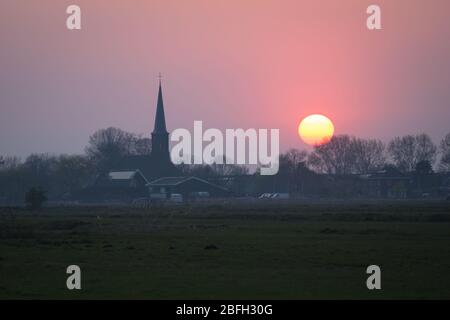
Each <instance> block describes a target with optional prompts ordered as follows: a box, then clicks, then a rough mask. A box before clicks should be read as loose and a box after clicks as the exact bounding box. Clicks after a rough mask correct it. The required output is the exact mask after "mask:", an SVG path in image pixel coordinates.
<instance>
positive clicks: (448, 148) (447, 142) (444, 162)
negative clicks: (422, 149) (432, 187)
mask: <svg viewBox="0 0 450 320" xmlns="http://www.w3.org/2000/svg"><path fill="white" fill-rule="evenodd" d="M440 152H441V160H440V162H439V169H440V170H441V171H446V172H448V171H450V133H448V134H447V135H446V136H445V138H444V139H442V141H441V144H440Z"/></svg>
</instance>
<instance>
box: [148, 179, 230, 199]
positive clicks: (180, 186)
mask: <svg viewBox="0 0 450 320" xmlns="http://www.w3.org/2000/svg"><path fill="white" fill-rule="evenodd" d="M147 187H148V189H149V193H150V198H154V199H170V198H171V197H172V195H174V194H176V195H181V196H182V199H183V200H189V199H196V198H222V197H227V196H229V195H230V192H229V191H228V190H227V189H225V188H223V187H221V186H218V185H216V184H213V183H211V182H208V181H206V180H203V179H200V178H197V177H165V178H160V179H157V180H154V181H152V182H150V183H148V184H147Z"/></svg>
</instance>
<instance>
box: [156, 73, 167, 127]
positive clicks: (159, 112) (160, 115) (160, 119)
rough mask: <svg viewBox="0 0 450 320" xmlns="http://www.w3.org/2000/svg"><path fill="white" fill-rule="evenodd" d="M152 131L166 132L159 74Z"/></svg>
mask: <svg viewBox="0 0 450 320" xmlns="http://www.w3.org/2000/svg"><path fill="white" fill-rule="evenodd" d="M153 133H167V129H166V117H165V116H164V103H163V97H162V89H161V74H160V75H159V91H158V103H157V106H156V116H155V127H154V129H153Z"/></svg>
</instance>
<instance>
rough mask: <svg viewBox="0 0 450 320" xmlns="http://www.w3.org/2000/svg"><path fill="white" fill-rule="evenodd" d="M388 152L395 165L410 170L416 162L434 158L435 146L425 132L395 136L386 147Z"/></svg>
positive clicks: (430, 160)
mask: <svg viewBox="0 0 450 320" xmlns="http://www.w3.org/2000/svg"><path fill="white" fill-rule="evenodd" d="M388 151H389V154H390V156H391V158H392V160H393V161H394V163H395V164H396V166H397V167H398V168H399V169H400V170H401V171H403V172H412V171H414V170H415V168H416V166H417V163H419V162H421V161H428V162H429V163H430V164H433V163H434V162H435V160H436V154H437V148H436V146H435V145H434V143H433V141H431V138H430V137H429V136H428V135H426V134H420V135H415V136H413V135H407V136H404V137H396V138H394V139H393V140H392V141H391V142H390V143H389V147H388Z"/></svg>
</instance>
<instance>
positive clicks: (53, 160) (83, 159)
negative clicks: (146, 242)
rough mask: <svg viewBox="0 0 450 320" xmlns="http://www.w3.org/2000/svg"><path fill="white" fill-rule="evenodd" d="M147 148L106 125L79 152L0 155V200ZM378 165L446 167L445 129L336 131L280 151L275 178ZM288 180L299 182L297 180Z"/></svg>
mask: <svg viewBox="0 0 450 320" xmlns="http://www.w3.org/2000/svg"><path fill="white" fill-rule="evenodd" d="M150 153H151V140H150V139H149V138H146V137H142V136H141V135H137V134H134V133H130V132H126V131H124V130H121V129H119V128H113V127H110V128H106V129H101V130H98V131H96V132H95V133H94V134H92V135H91V136H90V137H89V141H88V144H87V146H86V148H85V152H84V154H80V155H50V154H47V153H44V154H31V155H30V156H28V157H27V158H26V159H25V160H24V161H22V160H21V159H19V158H17V157H7V156H0V203H3V204H16V203H22V202H23V199H24V196H25V194H26V192H27V191H29V190H30V188H33V187H39V188H41V189H42V190H45V191H46V192H47V195H48V197H49V198H63V197H64V196H65V195H69V194H70V193H72V192H74V191H75V190H77V189H80V188H82V187H84V186H86V185H88V184H89V183H92V182H93V180H94V179H95V177H96V176H98V175H99V174H102V173H104V172H106V171H107V170H109V169H111V168H114V165H115V164H116V163H118V161H120V159H122V158H123V157H125V156H132V155H149V154H150ZM384 168H395V169H396V170H398V171H399V172H404V173H407V172H413V171H417V170H421V171H423V172H431V171H433V168H435V169H437V170H438V171H442V172H449V171H450V133H449V134H447V135H446V136H445V137H444V138H443V139H442V141H441V142H440V144H439V145H435V144H434V143H433V141H432V140H431V138H430V137H429V136H428V135H426V134H418V135H406V136H402V137H395V138H394V139H392V140H391V141H390V142H389V143H387V144H385V143H383V142H382V141H380V140H377V139H363V138H358V137H353V136H349V135H337V136H334V137H333V138H332V139H331V140H330V141H329V142H328V143H327V144H323V145H320V146H316V147H314V148H313V150H312V151H311V152H306V151H304V150H297V149H292V150H289V151H287V152H285V153H283V154H281V155H280V171H279V173H278V176H279V178H278V179H289V180H293V181H296V180H304V179H307V178H308V177H312V178H313V177H315V176H317V175H318V174H332V175H348V174H367V173H372V172H375V171H378V170H381V169H384ZM179 169H180V171H181V172H182V174H183V175H195V176H199V177H203V178H217V177H221V176H239V175H247V174H248V172H249V171H248V168H246V167H243V166H236V165H211V166H209V165H193V166H189V165H180V166H179ZM300 177H301V179H300ZM266 180H267V179H266ZM261 181H262V180H261ZM267 181H269V180H267ZM256 183H257V182H256ZM261 183H262V182H261ZM271 183H273V182H271ZM294 185H295V186H296V187H295V188H297V189H301V188H302V185H301V183H299V182H298V183H294ZM298 191H300V190H298Z"/></svg>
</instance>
